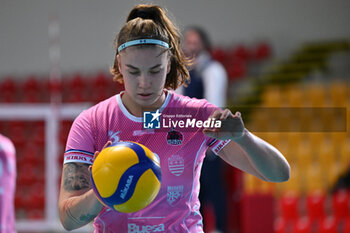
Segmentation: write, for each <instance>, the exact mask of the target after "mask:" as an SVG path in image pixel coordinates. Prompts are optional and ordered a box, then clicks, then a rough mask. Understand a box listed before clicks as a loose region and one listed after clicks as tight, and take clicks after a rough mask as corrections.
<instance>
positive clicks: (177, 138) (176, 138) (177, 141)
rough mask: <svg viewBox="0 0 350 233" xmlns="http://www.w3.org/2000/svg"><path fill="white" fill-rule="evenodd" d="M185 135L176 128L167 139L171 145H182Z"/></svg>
mask: <svg viewBox="0 0 350 233" xmlns="http://www.w3.org/2000/svg"><path fill="white" fill-rule="evenodd" d="M183 139H184V136H183V134H182V133H181V132H179V131H176V130H175V129H174V128H173V129H172V130H170V131H169V132H168V134H167V135H166V140H167V142H168V144H169V145H181V144H182V141H183Z"/></svg>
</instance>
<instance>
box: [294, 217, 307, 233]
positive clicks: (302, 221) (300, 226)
mask: <svg viewBox="0 0 350 233" xmlns="http://www.w3.org/2000/svg"><path fill="white" fill-rule="evenodd" d="M293 233H311V221H310V219H308V218H307V217H302V218H299V219H298V220H297V221H296V222H295V224H294V226H293Z"/></svg>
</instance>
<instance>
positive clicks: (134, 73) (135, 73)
mask: <svg viewBox="0 0 350 233" xmlns="http://www.w3.org/2000/svg"><path fill="white" fill-rule="evenodd" d="M128 72H129V74H131V75H137V74H139V72H138V71H137V70H129V71H128Z"/></svg>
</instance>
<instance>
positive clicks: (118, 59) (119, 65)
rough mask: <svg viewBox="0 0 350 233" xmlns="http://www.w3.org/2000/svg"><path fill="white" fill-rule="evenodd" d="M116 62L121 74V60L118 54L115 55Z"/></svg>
mask: <svg viewBox="0 0 350 233" xmlns="http://www.w3.org/2000/svg"><path fill="white" fill-rule="evenodd" d="M116 59H117V62H118V70H119V73H120V74H121V75H123V72H122V65H121V60H120V54H118V55H117V58H116Z"/></svg>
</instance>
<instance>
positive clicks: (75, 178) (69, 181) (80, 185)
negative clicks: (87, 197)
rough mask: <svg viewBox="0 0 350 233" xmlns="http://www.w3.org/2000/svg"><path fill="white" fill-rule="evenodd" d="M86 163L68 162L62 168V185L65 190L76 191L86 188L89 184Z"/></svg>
mask: <svg viewBox="0 0 350 233" xmlns="http://www.w3.org/2000/svg"><path fill="white" fill-rule="evenodd" d="M88 167H89V165H88V164H80V163H68V164H67V166H66V167H65V168H64V172H63V175H64V180H63V182H64V183H63V187H64V189H65V190H66V191H78V190H82V189H87V188H89V187H90V186H91V184H90V173H89V170H88Z"/></svg>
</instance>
